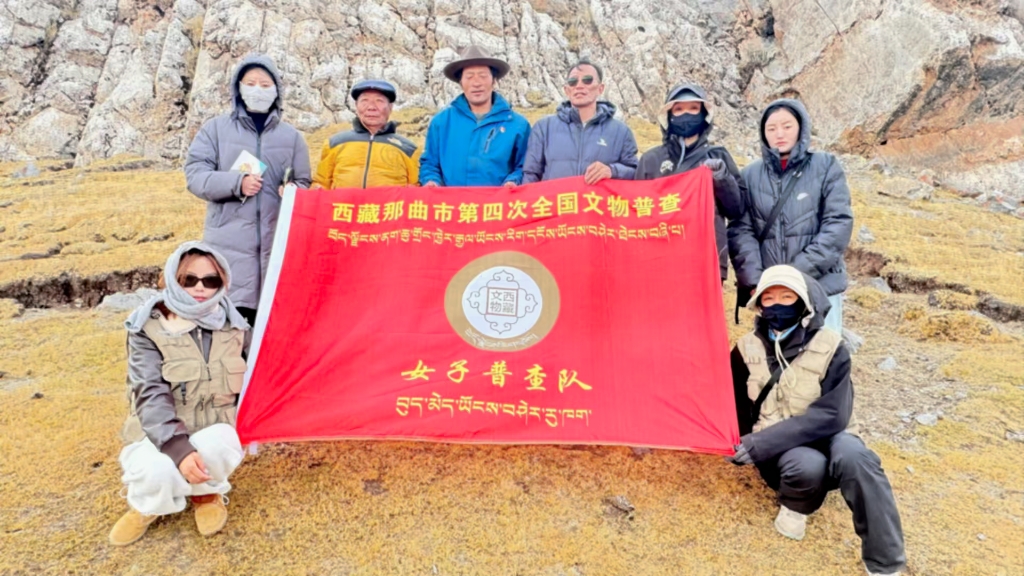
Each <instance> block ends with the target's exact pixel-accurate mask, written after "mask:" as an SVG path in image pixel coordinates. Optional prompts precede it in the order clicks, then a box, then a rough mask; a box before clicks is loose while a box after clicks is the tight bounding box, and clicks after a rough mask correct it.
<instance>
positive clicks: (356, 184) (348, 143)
mask: <svg viewBox="0 0 1024 576" xmlns="http://www.w3.org/2000/svg"><path fill="white" fill-rule="evenodd" d="M396 97H397V91H396V90H395V87H394V86H392V85H391V84H390V83H388V82H385V81H383V80H364V81H362V82H358V83H357V84H356V85H355V86H353V87H352V99H353V100H355V101H356V119H355V120H353V121H352V130H348V131H346V132H340V133H338V134H335V135H334V136H332V137H331V138H330V140H328V141H327V142H325V143H324V147H323V150H322V151H321V152H320V164H319V165H317V168H316V174H315V175H314V176H313V186H312V188H314V189H315V188H326V189H328V190H331V189H334V188H375V187H379V186H415V185H416V184H417V182H418V181H419V165H420V153H421V150H420V149H419V148H418V147H417V146H416V145H415V144H413V143H412V142H411V141H410V140H409V139H407V138H404V137H402V136H399V135H398V134H396V133H395V128H396V125H395V123H394V122H390V121H389V120H388V119H389V118H390V116H391V108H392V106H393V105H394V103H395V98H396Z"/></svg>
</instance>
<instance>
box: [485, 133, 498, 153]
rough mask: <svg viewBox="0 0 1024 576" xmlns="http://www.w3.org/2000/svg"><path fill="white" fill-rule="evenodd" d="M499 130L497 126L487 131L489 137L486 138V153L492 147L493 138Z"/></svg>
mask: <svg viewBox="0 0 1024 576" xmlns="http://www.w3.org/2000/svg"><path fill="white" fill-rule="evenodd" d="M497 133H498V131H497V130H496V129H495V128H491V131H490V132H488V133H487V139H486V140H484V154H487V152H488V151H489V150H490V149H491V140H494V136H495V135H497Z"/></svg>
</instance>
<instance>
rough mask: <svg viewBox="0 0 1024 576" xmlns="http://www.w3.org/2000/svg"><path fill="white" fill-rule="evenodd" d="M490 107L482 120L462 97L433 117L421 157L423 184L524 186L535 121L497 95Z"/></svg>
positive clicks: (421, 179) (421, 180) (421, 181)
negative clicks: (529, 146)
mask: <svg viewBox="0 0 1024 576" xmlns="http://www.w3.org/2000/svg"><path fill="white" fill-rule="evenodd" d="M493 102H494V104H493V107H492V108H491V111H490V112H488V113H487V115H486V116H484V117H483V119H481V120H480V121H477V119H476V116H475V115H474V114H473V112H472V111H471V110H470V108H469V102H468V101H467V100H466V97H465V96H464V95H463V96H459V97H458V98H456V99H455V100H453V101H452V103H451V105H450V106H448V107H447V108H445V109H444V110H442V111H441V112H439V113H438V114H437V116H434V118H433V119H432V120H431V121H430V127H429V128H427V143H426V146H425V148H424V150H423V156H421V157H420V184H426V183H427V182H436V183H438V184H440V185H441V186H501V185H502V184H504V183H506V182H515V183H516V184H521V183H522V181H523V160H524V159H525V158H526V145H527V142H528V141H529V139H530V123H529V122H527V121H526V118H523V116H522V115H520V114H517V113H515V112H513V111H512V108H511V106H509V104H508V101H507V100H505V99H504V98H502V96H501V95H500V94H498V93H497V92H495V93H494V100H493Z"/></svg>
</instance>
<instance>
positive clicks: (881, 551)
mask: <svg viewBox="0 0 1024 576" xmlns="http://www.w3.org/2000/svg"><path fill="white" fill-rule="evenodd" d="M757 468H758V470H759V471H760V472H761V477H762V478H764V480H765V482H767V483H768V485H769V486H771V487H772V488H773V489H774V490H776V491H778V494H779V503H780V504H782V505H783V506H785V507H786V508H789V509H790V510H793V511H794V512H799V513H801V514H810V513H812V512H814V511H816V510H817V509H818V508H821V505H822V503H823V502H824V501H825V496H826V495H827V494H828V492H829V490H835V489H836V488H838V489H839V492H840V493H841V494H842V495H843V499H844V500H846V505H847V506H849V507H850V511H851V512H853V528H854V530H855V531H856V532H857V536H860V540H861V557H862V558H863V560H864V564H865V565H866V566H867V569H868V570H869V571H871V572H879V573H884V574H887V573H891V572H896V571H898V570H902V569H903V568H904V566H905V565H906V562H907V558H906V554H905V553H904V549H903V526H902V525H901V524H900V514H899V511H898V510H897V509H896V500H895V499H894V498H893V495H892V486H890V485H889V479H888V478H887V477H886V476H885V471H884V470H882V461H881V460H880V459H879V458H878V455H877V454H875V453H874V452H872V451H871V450H870V449H868V447H867V446H865V445H864V442H863V441H861V439H860V438H858V437H856V436H854V435H852V434H847V433H846V432H840V433H839V434H836V435H835V436H833V437H831V438H828V439H826V440H823V441H821V442H817V443H815V444H813V445H809V446H799V447H797V448H793V449H792V450H789V451H787V452H784V453H783V454H782V455H781V456H779V457H778V458H775V459H773V460H769V461H766V462H761V463H758V465H757Z"/></svg>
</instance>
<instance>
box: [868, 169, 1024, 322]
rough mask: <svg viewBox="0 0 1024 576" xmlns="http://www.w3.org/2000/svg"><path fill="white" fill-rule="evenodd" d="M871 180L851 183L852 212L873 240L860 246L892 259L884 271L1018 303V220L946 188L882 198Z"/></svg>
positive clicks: (1021, 268) (1022, 298)
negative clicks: (909, 197) (924, 196)
mask: <svg viewBox="0 0 1024 576" xmlns="http://www.w3.org/2000/svg"><path fill="white" fill-rule="evenodd" d="M871 179H874V180H877V181H881V180H882V177H881V176H879V175H874V174H873V175H872V178H871ZM871 179H865V178H856V179H854V180H852V181H851V183H852V184H853V186H852V194H853V211H854V216H855V219H856V222H857V226H861V225H864V226H867V227H868V229H870V230H871V232H872V233H873V234H874V235H875V237H876V238H877V241H876V242H874V243H872V244H869V245H866V246H865V247H866V248H867V249H869V250H873V251H876V252H880V253H882V254H884V255H885V256H887V257H889V258H890V259H891V260H892V261H891V262H890V264H889V265H888V266H887V267H886V272H891V271H892V272H904V273H907V274H910V275H913V276H919V277H925V278H927V277H934V278H937V279H938V280H940V281H942V282H946V283H953V284H961V285H966V286H970V287H971V288H972V289H975V290H981V291H984V292H988V293H991V294H994V295H996V296H999V297H1001V298H1003V299H1005V300H1007V301H1009V302H1013V303H1016V304H1024V282H1022V281H1021V279H1024V257H1022V256H1021V255H1022V254H1024V222H1022V221H1021V220H1020V219H1017V218H1014V217H1012V216H1007V215H1004V214H993V213H991V212H988V211H986V210H983V209H981V208H978V207H976V206H970V205H967V204H963V203H961V202H960V201H959V199H958V198H956V197H955V196H954V195H952V194H950V193H946V192H937V193H936V195H935V196H934V197H933V200H932V201H923V200H919V201H906V200H901V199H895V198H889V197H885V196H882V195H879V194H876V193H874V192H872V190H873V189H874V187H875V186H878V187H882V185H881V184H877V183H874V184H872V183H865V181H870V180H871ZM856 236H857V235H856V234H854V237H855V240H854V243H853V244H854V246H858V245H859V243H858V242H857V240H856Z"/></svg>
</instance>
